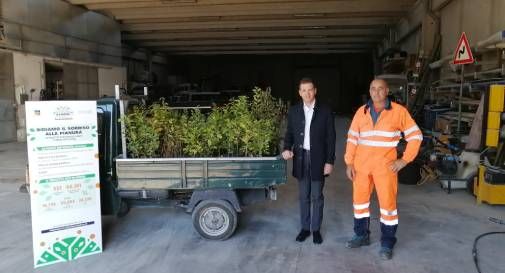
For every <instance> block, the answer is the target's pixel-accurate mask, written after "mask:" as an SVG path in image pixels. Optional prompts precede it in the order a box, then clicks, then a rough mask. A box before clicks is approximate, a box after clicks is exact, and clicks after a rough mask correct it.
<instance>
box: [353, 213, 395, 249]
mask: <svg viewBox="0 0 505 273" xmlns="http://www.w3.org/2000/svg"><path fill="white" fill-rule="evenodd" d="M397 228H398V225H393V226H388V225H385V224H383V223H381V233H382V234H381V246H382V247H387V248H391V249H392V248H393V247H394V246H395V244H396V236H395V235H396V230H397ZM354 233H356V235H358V236H366V235H369V234H370V217H365V218H361V219H356V218H354Z"/></svg>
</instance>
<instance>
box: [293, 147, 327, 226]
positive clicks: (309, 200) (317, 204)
mask: <svg viewBox="0 0 505 273" xmlns="http://www.w3.org/2000/svg"><path fill="white" fill-rule="evenodd" d="M298 182H299V183H298V186H299V187H298V188H299V199H300V218H301V219H300V220H301V225H302V229H305V230H312V231H319V229H320V228H321V222H322V220H323V207H324V196H323V187H324V181H312V179H311V175H310V151H306V150H304V153H303V177H302V179H301V180H299V181H298ZM311 205H312V206H311ZM311 207H312V213H311Z"/></svg>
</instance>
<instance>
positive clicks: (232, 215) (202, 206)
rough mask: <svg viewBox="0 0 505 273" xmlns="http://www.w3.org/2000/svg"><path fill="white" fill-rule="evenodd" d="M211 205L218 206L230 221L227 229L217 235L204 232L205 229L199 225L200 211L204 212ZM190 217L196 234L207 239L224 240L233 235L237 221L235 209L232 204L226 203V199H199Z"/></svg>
mask: <svg viewBox="0 0 505 273" xmlns="http://www.w3.org/2000/svg"><path fill="white" fill-rule="evenodd" d="M211 207H218V208H220V209H222V210H224V211H225V213H226V214H227V215H228V219H229V221H230V224H229V225H228V229H227V230H226V231H225V232H224V233H222V234H220V235H217V236H214V235H211V234H207V233H205V231H204V230H203V229H202V227H201V226H200V217H201V214H202V212H204V211H205V210H206V209H208V208H211ZM192 218H193V227H194V228H195V230H196V231H197V232H198V234H200V236H202V237H203V238H205V239H208V240H220V241H224V240H226V239H228V238H230V236H231V235H233V233H234V232H235V229H236V228H237V222H238V221H237V220H238V216H237V211H235V209H234V208H233V207H232V205H231V204H230V203H228V202H227V201H224V200H204V201H201V202H200V203H199V204H198V205H197V206H196V207H195V209H194V210H193V214H192Z"/></svg>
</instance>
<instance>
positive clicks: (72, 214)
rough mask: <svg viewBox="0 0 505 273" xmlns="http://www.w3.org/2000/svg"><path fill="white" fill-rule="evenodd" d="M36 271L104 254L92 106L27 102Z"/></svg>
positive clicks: (93, 105)
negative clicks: (50, 265) (41, 267)
mask: <svg viewBox="0 0 505 273" xmlns="http://www.w3.org/2000/svg"><path fill="white" fill-rule="evenodd" d="M26 130H27V145H28V163H29V175H30V198H31V210H32V232H33V255H34V265H35V267H40V266H44V265H49V264H54V263H58V262H63V261H70V260H74V259H77V258H80V257H83V256H87V255H91V254H95V253H99V252H101V251H102V225H101V213H100V181H99V178H100V176H99V165H98V137H97V114H96V102H95V101H43V102H42V101H41V102H35V101H28V102H26Z"/></svg>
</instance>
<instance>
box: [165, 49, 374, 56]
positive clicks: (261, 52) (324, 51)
mask: <svg viewBox="0 0 505 273" xmlns="http://www.w3.org/2000/svg"><path fill="white" fill-rule="evenodd" d="M369 52H371V50H369V49H366V50H365V49H329V50H327V49H316V50H310V49H309V50H305V49H304V50H250V51H249V50H244V51H202V52H198V51H197V52H176V53H166V54H167V55H271V54H343V53H369Z"/></svg>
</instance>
